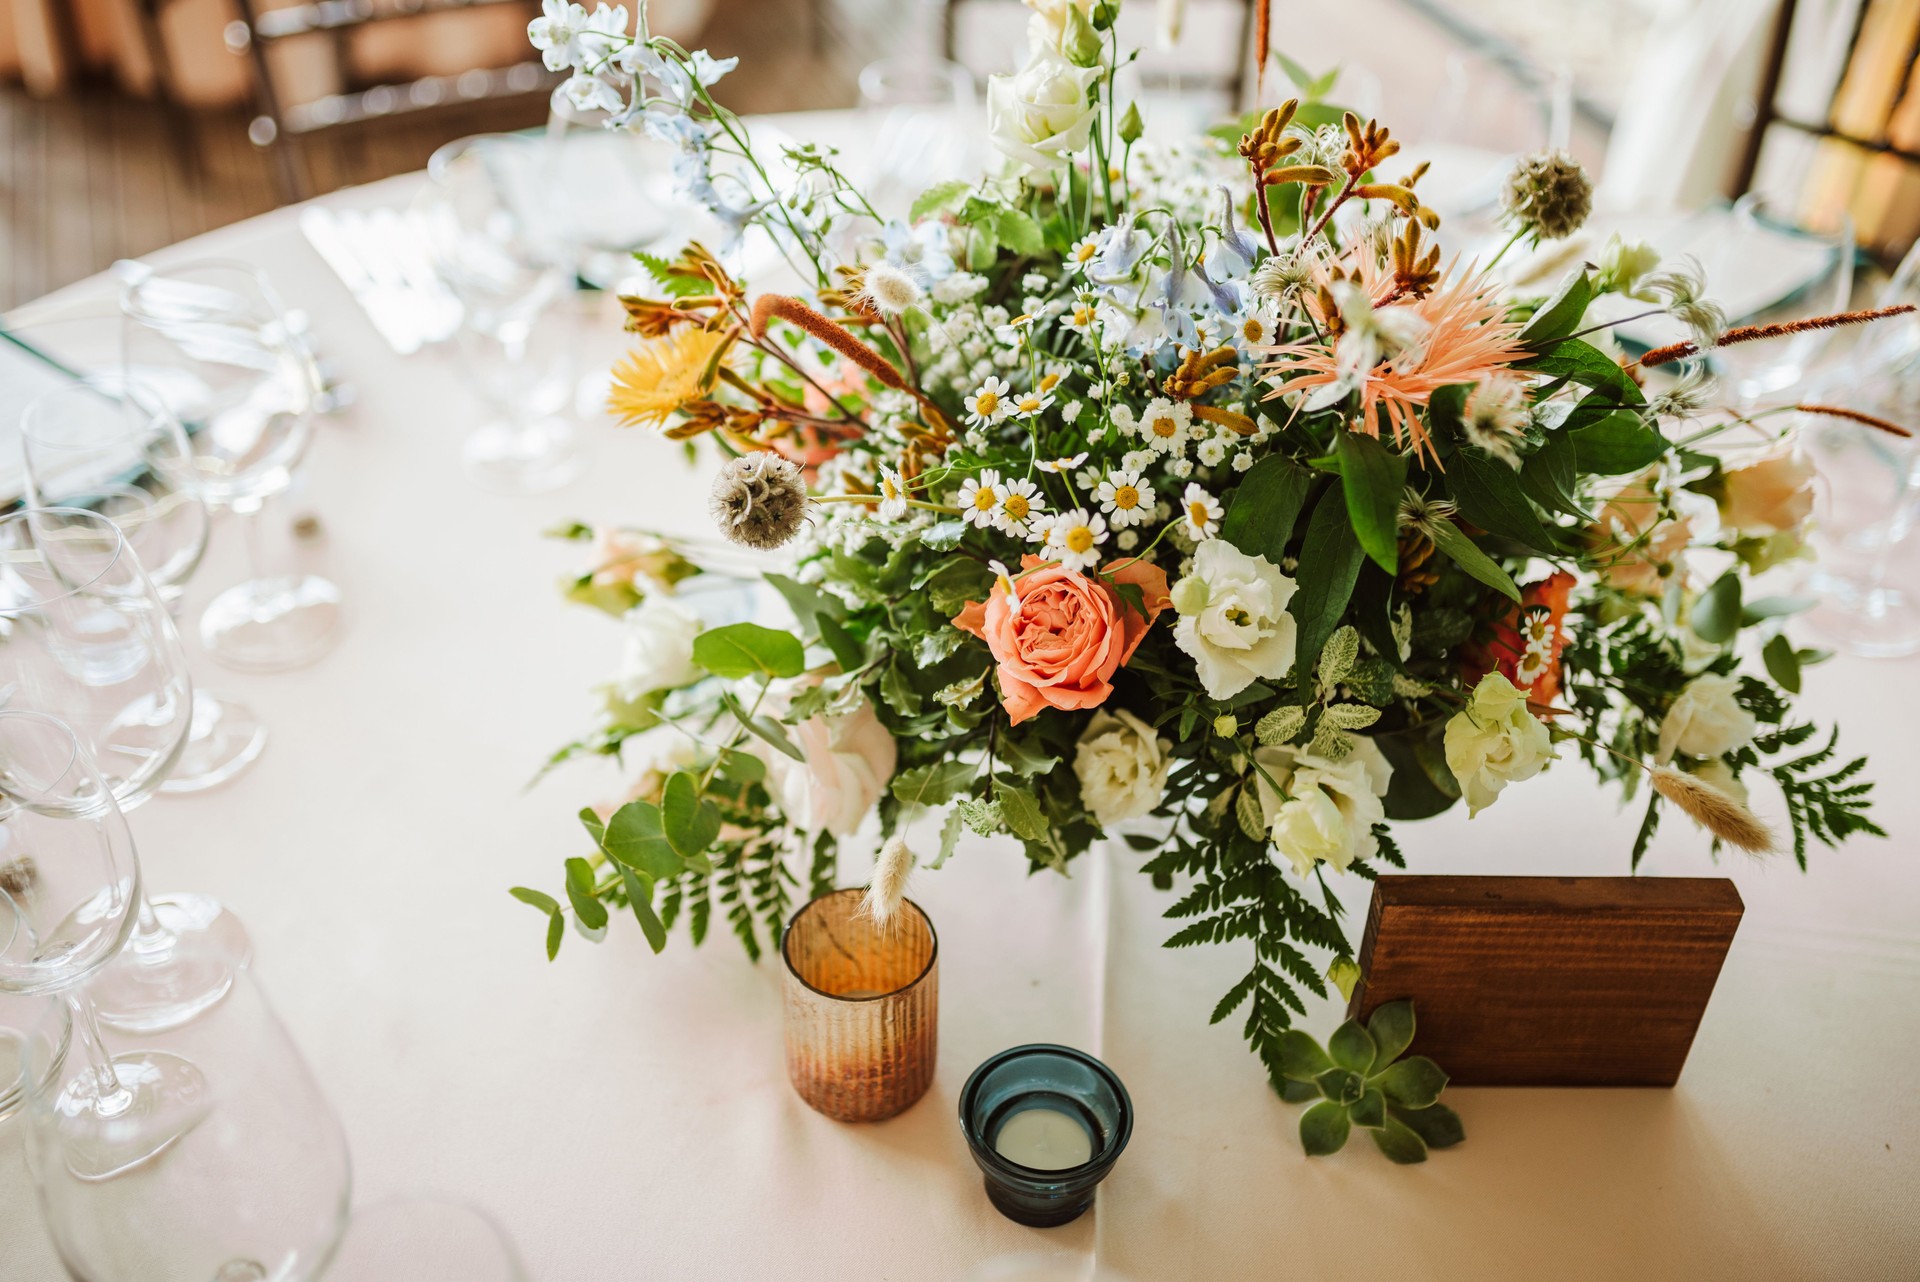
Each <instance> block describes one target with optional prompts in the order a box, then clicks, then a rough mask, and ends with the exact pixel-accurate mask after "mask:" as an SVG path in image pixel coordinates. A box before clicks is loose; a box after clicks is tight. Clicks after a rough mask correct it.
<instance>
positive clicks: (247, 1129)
mask: <svg viewBox="0 0 1920 1282" xmlns="http://www.w3.org/2000/svg"><path fill="white" fill-rule="evenodd" d="M214 960H216V961H223V963H224V964H229V965H230V964H231V959H218V958H216V959H214ZM57 1031H58V1025H57V1023H55V1022H54V1021H53V1019H52V1018H51V1016H50V1017H49V1018H48V1019H46V1020H43V1027H42V1028H39V1029H36V1030H35V1035H34V1037H33V1038H32V1040H31V1041H30V1043H29V1045H30V1047H31V1048H32V1049H31V1050H30V1053H29V1056H28V1067H29V1070H30V1075H31V1076H32V1078H33V1079H34V1080H35V1081H36V1082H38V1083H44V1084H43V1085H37V1086H36V1087H35V1088H34V1090H33V1092H32V1096H31V1101H30V1108H29V1111H28V1114H27V1117H28V1121H29V1123H30V1129H29V1131H28V1140H29V1145H28V1158H29V1165H30V1167H31V1169H32V1172H33V1176H34V1181H35V1183H36V1185H37V1186H38V1190H39V1194H40V1205H41V1209H42V1210H43V1211H44V1212H45V1215H46V1222H47V1229H48V1232H49V1234H50V1235H51V1236H52V1238H53V1241H54V1244H55V1246H56V1247H57V1249H58V1250H59V1252H60V1258H61V1261H62V1262H63V1263H64V1264H65V1265H66V1266H67V1269H68V1271H69V1272H70V1273H72V1274H73V1276H74V1277H76V1278H84V1279H87V1282H267V1279H273V1282H307V1280H309V1279H313V1278H316V1277H318V1276H319V1275H320V1272H321V1270H322V1269H324V1268H325V1267H326V1264H327V1261H328V1259H329V1258H330V1257H331V1255H332V1253H333V1250H334V1248H335V1246H336V1245H337V1244H338V1242H339V1240H340V1234H341V1231H342V1229H343V1228H344V1227H345V1224H346V1212H347V1206H348V1203H349V1200H350V1192H351V1184H352V1180H351V1174H350V1167H349V1161H348V1156H347V1146H346V1138H345V1136H344V1134H343V1133H342V1131H341V1128H340V1123H339V1119H338V1118H337V1117H336V1116H335V1115H334V1113H333V1111H332V1109H330V1108H329V1107H328V1106H327V1101H326V1099H325V1097H324V1096H323V1095H322V1094H321V1093H320V1089H319V1087H318V1086H317V1084H316V1083H315V1082H314V1080H313V1075H312V1073H311V1072H310V1071H309V1070H308V1068H307V1065H306V1063H305V1061H304V1060H303V1059H302V1058H301V1055H300V1052H299V1050H298V1048H297V1047H296V1046H295V1045H294V1043H293V1041H292V1039H291V1038H289V1037H288V1036H287V1033H286V1030H285V1029H284V1028H283V1027H282V1026H281V1024H280V1022H279V1020H278V1019H276V1018H275V1017H274V1014H273V1011H272V1009H271V1007H270V1006H269V1005H268V1003H267V1001H266V998H265V995H264V994H263V993H262V992H261V990H260V987H259V985H258V983H257V982H256V981H255V979H254V977H253V974H252V972H251V971H238V972H236V978H235V982H234V988H233V992H232V993H231V994H230V995H229V996H228V998H227V1000H226V1001H224V1002H222V1003H220V1006H219V1008H218V1009H217V1010H214V1011H210V1012H209V1013H208V1014H207V1016H206V1017H205V1018H203V1019H199V1020H195V1021H194V1022H193V1023H191V1024H187V1025H184V1026H182V1027H181V1028H178V1029H175V1030H173V1031H171V1032H168V1033H165V1034H161V1035H158V1036H149V1037H143V1038H142V1039H140V1041H141V1044H140V1046H139V1048H138V1049H135V1050H129V1051H122V1052H120V1053H117V1054H115V1055H113V1057H112V1064H113V1068H114V1070H115V1073H116V1075H117V1077H118V1078H120V1079H121V1080H122V1081H125V1082H127V1085H128V1087H134V1086H136V1085H140V1084H144V1079H140V1078H135V1076H134V1071H135V1069H136V1068H137V1067H139V1066H142V1065H146V1064H150V1063H161V1064H164V1065H166V1066H168V1067H169V1068H173V1069H174V1070H175V1071H178V1066H179V1065H187V1066H189V1067H190V1068H191V1071H192V1072H193V1074H194V1075H195V1078H196V1081H195V1083H194V1084H195V1089H196V1095H195V1099H194V1103H193V1107H192V1109H191V1110H181V1111H179V1112H177V1113H176V1115H175V1118H174V1123H173V1129H172V1133H171V1135H170V1136H168V1137H167V1138H168V1142H167V1143H165V1144H164V1145H162V1146H160V1147H158V1148H156V1149H155V1150H154V1151H153V1152H152V1153H150V1154H148V1155H147V1157H146V1158H144V1159H142V1160H138V1161H132V1162H125V1163H123V1164H122V1165H120V1166H118V1167H117V1168H116V1169H113V1170H111V1171H104V1172H103V1171H102V1170H101V1169H100V1164H99V1163H98V1162H96V1161H95V1160H94V1158H95V1156H96V1155H95V1153H94V1151H93V1148H92V1146H93V1145H94V1143H95V1141H96V1136H97V1134H98V1133H99V1132H100V1130H101V1129H102V1128H100V1127H98V1126H96V1125H93V1124H91V1123H89V1122H86V1121H76V1119H75V1117H74V1116H73V1110H72V1108H71V1107H70V1105H69V1103H68V1100H69V1099H70V1097H72V1096H73V1095H75V1094H76V1093H77V1092H78V1091H80V1090H82V1089H84V1086H85V1083H86V1082H88V1081H89V1080H95V1079H97V1078H98V1076H99V1069H98V1067H97V1066H93V1067H89V1066H87V1065H84V1064H82V1063H81V1062H80V1061H79V1059H78V1057H74V1058H72V1059H70V1060H69V1061H68V1062H67V1063H66V1064H65V1065H64V1066H51V1065H49V1064H47V1063H45V1062H43V1058H42V1057H43V1056H44V1055H45V1053H46V1052H45V1051H43V1050H41V1049H40V1048H42V1047H46V1046H49V1045H50V1044H51V1035H52V1034H53V1033H55V1032H57ZM105 1037H106V1038H107V1041H106V1042H105V1046H106V1048H108V1049H111V1048H112V1047H113V1046H114V1045H115V1038H114V1034H113V1033H112V1032H108V1033H106V1034H105ZM129 1079H132V1080H129ZM189 1121H191V1122H193V1123H195V1124H192V1125H184V1124H183V1123H186V1122H189ZM146 1125H147V1122H146V1120H145V1119H139V1120H138V1121H137V1123H136V1124H134V1125H130V1126H120V1125H118V1124H116V1127H115V1128H114V1132H113V1133H115V1134H116V1135H117V1134H119V1133H122V1132H127V1133H139V1131H140V1129H141V1128H142V1127H145V1126H146ZM157 1134H158V1133H157V1132H156V1135H157ZM399 1276H405V1275H404V1274H402V1275H399Z"/></svg>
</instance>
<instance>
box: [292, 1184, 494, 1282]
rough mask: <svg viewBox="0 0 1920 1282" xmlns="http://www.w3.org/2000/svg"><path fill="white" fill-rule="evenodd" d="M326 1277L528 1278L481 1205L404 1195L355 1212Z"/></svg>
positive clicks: (476, 1281)
mask: <svg viewBox="0 0 1920 1282" xmlns="http://www.w3.org/2000/svg"><path fill="white" fill-rule="evenodd" d="M326 1278H327V1282H398V1280H399V1279H402V1278H404V1279H406V1282H526V1280H527V1271H526V1267H525V1266H524V1265H523V1264H521V1263H520V1256H519V1253H518V1252H517V1251H515V1250H514V1247H513V1242H512V1240H511V1239H509V1238H508V1237H507V1233H506V1230H505V1229H502V1228H501V1227H500V1226H499V1224H497V1223H495V1222H494V1219H493V1217H492V1216H491V1215H488V1214H487V1213H486V1212H485V1211H483V1210H481V1209H480V1208H479V1207H477V1206H470V1205H468V1204H467V1203H465V1202H456V1201H451V1200H449V1199H446V1198H433V1197H402V1198H394V1199H393V1200H391V1201H387V1202H378V1203H375V1204H374V1205H372V1206H369V1207H363V1208H362V1209H360V1210H358V1211H355V1212H354V1213H353V1219H352V1220H351V1221H349V1222H348V1224H347V1235H346V1237H345V1238H344V1239H342V1241H341V1243H340V1250H339V1252H338V1253H337V1254H336V1255H335V1256H334V1257H333V1264H332V1266H331V1267H330V1268H328V1270H327V1274H326Z"/></svg>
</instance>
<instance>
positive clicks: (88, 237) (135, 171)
mask: <svg viewBox="0 0 1920 1282" xmlns="http://www.w3.org/2000/svg"><path fill="white" fill-rule="evenodd" d="M815 3H818V0H813V3H808V2H806V0H760V3H758V5H757V8H758V9H759V10H760V12H758V13H757V14H756V16H755V20H753V21H742V20H741V17H740V6H739V5H738V4H737V3H736V4H734V5H732V6H730V8H729V16H730V17H731V19H732V21H730V22H729V23H728V24H727V30H726V32H725V33H724V38H723V39H722V40H720V41H717V42H716V44H715V49H716V52H720V51H724V52H725V53H728V54H734V53H738V54H741V55H743V56H744V59H746V60H750V62H751V65H755V66H757V67H761V68H763V69H764V70H763V71H762V72H761V73H760V74H757V75H755V76H752V77H746V76H741V77H736V78H735V79H733V80H730V81H728V82H724V84H723V86H722V87H723V88H724V89H726V90H727V91H728V92H727V93H726V94H725V95H724V96H725V98H726V99H727V101H728V104H729V105H730V106H732V107H734V108H735V109H736V110H739V111H775V110H792V109H796V108H803V107H830V106H845V105H851V104H852V103H853V102H854V101H855V100H856V98H857V88H856V77H857V75H858V69H859V68H860V67H861V66H862V65H864V63H865V62H866V61H867V60H869V59H870V58H871V57H872V56H874V55H873V53H872V52H871V44H872V33H869V38H868V39H859V38H857V37H856V36H855V35H854V34H853V33H850V32H849V31H847V30H846V29H845V27H844V24H843V22H842V21H840V20H839V14H838V13H837V12H836V13H830V14H828V16H827V22H828V27H827V29H826V31H825V33H824V35H823V36H822V37H820V38H815V37H814V36H813V34H812V33H811V32H810V31H809V29H808V24H809V23H810V22H812V21H814V20H815V18H816V15H818V14H819V13H820V12H821V11H822V9H824V8H825V6H824V5H822V6H821V8H815V7H814V4H815ZM714 34H719V33H714ZM250 115H251V113H250V112H248V111H244V110H241V109H234V110H231V111H198V112H190V113H182V115H181V116H179V117H170V116H169V115H168V114H167V113H166V112H164V111H162V110H160V109H159V108H158V107H157V106H156V105H155V104H154V103H152V102H145V101H141V100H138V99H134V98H130V97H127V96H126V95H124V94H122V93H120V92H118V91H117V90H115V89H113V88H112V87H110V86H106V85H82V86H79V87H77V88H76V89H75V90H74V91H73V92H70V93H68V94H65V95H62V96H60V97H58V98H52V99H36V98H32V97H29V96H27V95H26V94H25V93H24V92H23V91H22V90H21V89H20V88H19V87H18V86H17V85H10V84H5V85H0V310H4V309H6V308H9V307H12V306H15V305H16V304H18V303H21V302H25V301H27V300H29V299H33V298H37V297H39V296H40V295H42V294H45V293H47V292H49V291H50V290H54V289H57V288H59V287H60V286H62V285H65V284H68V283H70V282H72V281H75V280H79V279H80V278H81V277H84V276H89V275H91V274H93V273H94V272H97V271H100V270H102V269H104V268H106V267H108V266H109V265H111V264H112V263H113V262H114V261H115V260H116V259H120V258H133V257H138V256H139V255H141V254H145V253H148V252H150V251H152V250H154V249H157V248H159V247H160V246H162V245H169V244H172V243H173V242H175V241H179V240H184V239H186V238H187V237H189V236H193V235H197V234H199V233H200V232H203V231H208V230H210V229H212V228H215V227H221V226H224V225H226V224H227V223H230V222H234V221H236V220H238V219H241V218H247V217H251V216H252V215H254V214H259V213H264V212H265V211H267V210H269V209H272V208H273V207H274V206H275V205H276V204H278V203H279V197H278V192H277V190H276V188H275V186H274V182H273V172H272V168H271V163H270V158H269V156H268V155H267V153H265V152H262V151H260V150H259V149H258V148H256V147H254V146H253V145H252V144H251V143H250V142H248V141H247V135H246V129H247V121H248V118H249V116H250ZM545 119H546V101H545V99H544V97H543V96H541V95H532V96H528V97H524V98H517V99H506V100H501V101H497V102H492V103H483V104H476V105H472V106H462V107H459V108H454V109H449V110H448V111H447V112H445V113H441V114H437V115H432V116H426V117H419V116H416V117H400V118H392V119H387V120H382V121H377V122H373V123H370V124H368V125H366V126H362V127H357V128H353V129H342V130H337V131H334V132H332V133H330V134H328V135H325V136H324V137H323V138H322V139H320V140H316V141H314V142H313V143H312V144H310V146H309V147H308V150H307V161H308V164H309V167H310V169H311V171H312V174H313V179H314V185H315V188H316V190H319V191H331V190H334V189H335V188H338V187H342V186H347V185H351V184H354V183H363V182H370V181H372V180H374V179H377V178H384V177H387V176H388V175H391V174H398V173H406V172H408V171H410V170H415V169H419V168H421V167H423V166H424V165H425V164H426V162H427V157H429V156H431V155H432V154H433V151H434V149H435V148H436V147H438V146H440V145H441V144H442V143H445V142H449V141H451V140H453V139H455V138H460V137H463V136H465V135H467V134H472V133H481V132H486V131H489V130H499V129H521V128H526V127H530V126H534V125H538V124H539V123H541V122H542V121H544V120H545Z"/></svg>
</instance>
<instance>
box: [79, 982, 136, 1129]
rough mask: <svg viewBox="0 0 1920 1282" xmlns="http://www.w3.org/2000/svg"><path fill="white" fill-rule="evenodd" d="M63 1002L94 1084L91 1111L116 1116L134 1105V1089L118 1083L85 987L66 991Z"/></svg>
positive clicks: (118, 1075)
mask: <svg viewBox="0 0 1920 1282" xmlns="http://www.w3.org/2000/svg"><path fill="white" fill-rule="evenodd" d="M66 1002H67V1009H68V1010H70V1011H71V1012H72V1013H73V1035H74V1040H76V1041H78V1042H79V1043H80V1053H81V1054H82V1055H83V1056H85V1057H86V1063H87V1067H86V1076H87V1079H88V1080H89V1081H90V1082H91V1083H92V1085H93V1094H92V1103H93V1112H94V1114H95V1115H96V1116H99V1117H118V1116H119V1115H120V1114H122V1113H124V1112H126V1111H127V1110H128V1109H129V1108H131V1107H132V1106H133V1092H132V1091H130V1090H128V1089H127V1088H126V1086H125V1085H123V1084H122V1083H121V1081H120V1074H119V1073H118V1072H117V1071H115V1069H114V1067H113V1056H112V1055H110V1054H108V1053H107V1043H106V1040H105V1039H104V1038H102V1037H101V1035H100V1024H99V1021H98V1020H96V1019H95V1018H94V1014H93V1002H92V1001H91V1000H89V999H88V997H87V995H86V992H85V991H84V990H82V991H80V992H73V993H68V994H67V995H66Z"/></svg>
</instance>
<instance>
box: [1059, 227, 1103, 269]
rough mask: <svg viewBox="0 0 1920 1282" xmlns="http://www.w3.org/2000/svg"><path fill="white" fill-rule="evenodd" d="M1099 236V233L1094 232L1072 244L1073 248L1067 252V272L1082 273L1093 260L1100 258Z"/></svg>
mask: <svg viewBox="0 0 1920 1282" xmlns="http://www.w3.org/2000/svg"><path fill="white" fill-rule="evenodd" d="M1100 236H1101V233H1099V232H1094V233H1093V234H1092V235H1089V236H1082V237H1081V238H1080V239H1079V240H1078V241H1076V242H1074V246H1073V248H1072V249H1069V250H1068V251H1067V270H1068V271H1070V272H1083V271H1085V270H1087V268H1088V266H1089V265H1090V264H1092V262H1093V260H1094V259H1096V258H1098V257H1100Z"/></svg>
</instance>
